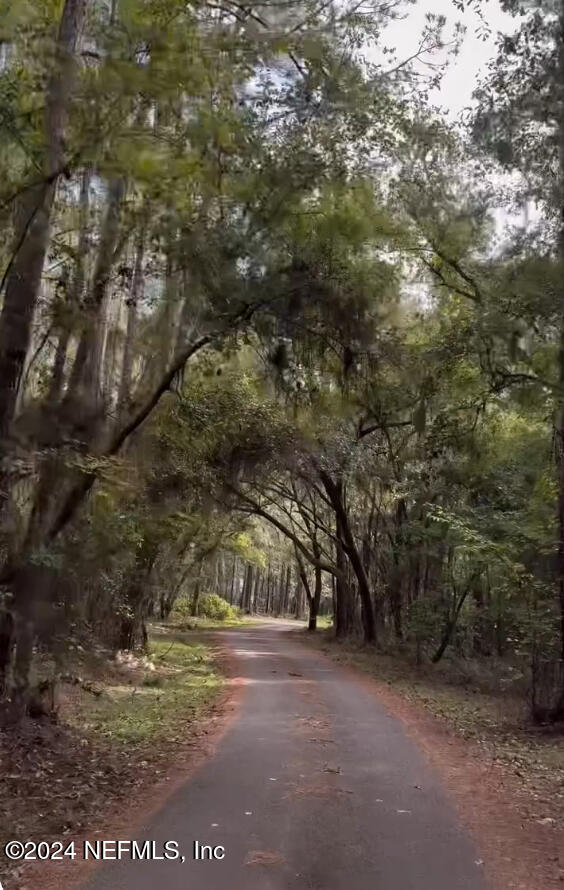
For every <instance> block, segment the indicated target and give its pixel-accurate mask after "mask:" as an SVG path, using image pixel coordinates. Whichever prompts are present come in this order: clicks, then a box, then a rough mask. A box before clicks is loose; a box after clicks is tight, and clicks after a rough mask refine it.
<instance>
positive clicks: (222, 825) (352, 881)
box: [87, 622, 493, 890]
mask: <svg viewBox="0 0 564 890" xmlns="http://www.w3.org/2000/svg"><path fill="white" fill-rule="evenodd" d="M294 626H295V625H294ZM288 629H289V625H288V624H283V623H280V624H279V623H275V622H270V623H265V624H263V625H262V626H259V627H250V628H245V629H242V630H240V631H230V632H229V633H228V634H226V640H227V641H228V643H229V645H231V646H232V647H233V649H234V652H235V654H236V657H237V659H238V662H239V665H240V668H239V670H240V673H241V674H242V676H243V677H244V678H245V681H246V688H245V692H244V696H243V700H242V703H241V707H240V711H239V714H238V717H237V719H236V720H235V722H234V723H233V724H232V726H231V728H230V729H229V730H228V732H227V734H226V735H225V736H224V737H223V739H222V740H221V742H220V744H219V746H218V749H217V751H216V754H215V756H214V757H213V758H212V759H210V760H208V761H207V763H205V764H204V766H203V767H201V768H200V769H199V770H198V771H197V772H196V773H195V775H194V776H193V778H192V779H191V780H190V781H189V782H188V783H187V784H186V785H184V786H183V787H182V788H181V789H180V790H179V791H177V792H176V793H175V794H174V795H173V796H172V798H170V799H169V801H168V802H167V803H166V805H165V806H164V807H163V809H162V810H161V811H160V812H159V813H158V814H157V815H156V816H155V817H153V819H152V821H151V824H148V825H147V826H146V827H145V830H144V831H143V833H142V836H141V838H139V839H138V840H143V839H149V840H153V841H156V842H157V850H158V848H160V846H161V845H162V844H163V843H164V842H165V841H177V842H178V844H179V847H180V849H181V851H182V854H183V855H184V856H185V857H186V861H185V862H184V863H181V862H179V861H176V862H174V861H173V862H160V861H158V862H146V861H137V862H132V861H120V862H112V863H107V864H104V865H102V866H101V868H100V869H99V870H98V871H97V873H96V874H95V876H94V878H93V880H91V881H90V882H89V883H88V884H87V887H88V890H259V888H260V890H282V888H284V890H293V888H300V890H488V887H487V885H486V882H485V879H484V877H483V871H482V867H481V865H480V863H479V858H478V854H477V853H476V851H475V850H474V849H473V845H472V842H471V840H470V839H469V838H468V837H467V836H466V835H465V833H464V831H463V830H462V828H461V827H460V825H459V823H458V821H457V817H456V813H455V812H454V810H453V808H452V805H451V803H450V801H449V800H447V798H446V796H445V793H444V791H443V789H442V788H441V786H440V782H439V780H438V779H437V777H436V776H435V774H434V773H433V771H432V769H431V768H430V767H429V765H428V764H427V763H426V761H425V759H424V757H423V755H422V754H421V753H420V752H419V751H418V749H417V748H416V747H415V745H414V744H413V743H412V742H411V741H410V740H409V739H408V738H407V737H406V735H405V733H404V731H403V729H402V726H401V724H400V723H399V721H397V720H396V719H394V718H392V717H390V716H389V715H388V714H387V713H386V711H385V710H384V708H383V707H381V706H380V705H379V704H378V700H377V698H376V696H374V695H373V694H372V693H371V692H370V691H369V690H368V689H366V687H365V685H364V684H363V683H362V682H360V681H359V680H357V679H355V677H354V675H353V674H352V673H349V672H348V671H346V670H344V669H342V668H340V667H339V666H338V665H336V664H334V663H332V662H331V661H330V660H329V659H327V658H325V657H324V656H323V655H321V654H318V653H317V652H315V651H311V650H310V649H308V648H307V646H304V645H303V644H301V643H299V642H298V641H296V640H294V639H293V638H292V636H290V635H289V634H288ZM194 841H198V842H199V843H200V844H206V845H208V846H213V847H218V846H221V847H224V849H225V857H224V859H223V860H214V861H194V860H193V858H192V857H193V844H194ZM217 852H218V854H219V855H221V850H218V851H217ZM208 855H209V854H208ZM489 890H493V888H491V887H490V888H489Z"/></svg>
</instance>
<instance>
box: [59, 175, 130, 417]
mask: <svg viewBox="0 0 564 890" xmlns="http://www.w3.org/2000/svg"><path fill="white" fill-rule="evenodd" d="M124 197H125V180H124V179H123V177H121V176H119V177H116V179H114V180H113V181H112V182H111V183H110V185H109V188H108V203H107V207H106V216H105V219H104V225H103V227H102V235H101V238H100V246H99V249H98V256H97V259H96V266H95V269H94V276H93V280H92V289H91V293H90V296H89V298H88V299H87V300H86V304H85V313H86V326H85V328H84V330H83V332H82V336H81V338H80V343H79V345H78V350H77V353H76V358H75V361H74V365H73V369H72V374H71V380H70V383H69V398H70V399H72V400H73V403H74V402H77V403H80V402H82V401H83V400H86V405H87V408H88V409H89V408H91V407H92V406H95V405H97V404H98V403H99V402H100V401H101V397H102V392H101V389H100V387H101V383H102V379H101V371H102V364H103V351H104V342H105V341H104V330H105V314H106V311H107V298H108V287H109V284H110V276H111V272H112V268H113V264H114V262H115V260H116V258H117V257H116V254H117V248H118V241H119V234H120V222H121V213H122V205H123V200H124Z"/></svg>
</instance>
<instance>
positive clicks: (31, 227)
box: [0, 0, 87, 440]
mask: <svg viewBox="0 0 564 890" xmlns="http://www.w3.org/2000/svg"><path fill="white" fill-rule="evenodd" d="M86 7H87V0H66V2H65V4H64V7H63V12H62V15H61V21H60V26H59V33H58V37H57V45H56V52H55V65H54V69H53V73H52V75H51V77H50V79H49V83H48V86H47V95H46V102H45V117H44V131H45V143H46V147H47V150H46V158H45V164H44V176H45V179H44V181H43V182H42V183H41V184H39V185H36V186H34V187H33V188H30V189H28V190H27V191H26V192H25V193H24V195H23V196H22V197H21V199H20V200H18V202H17V208H16V218H15V238H14V244H13V247H12V257H13V259H12V264H11V268H10V271H9V274H8V276H7V281H6V293H5V296H4V302H3V306H2V313H1V314H0V438H1V439H2V440H5V439H6V437H7V436H8V435H9V432H10V425H11V422H12V419H13V417H14V412H15V407H16V402H17V396H18V389H19V386H20V381H21V378H22V373H23V368H24V365H25V360H26V355H27V350H28V348H29V344H30V341H31V330H32V323H33V316H34V313H35V307H36V304H37V298H38V295H39V288H40V284H41V276H42V273H43V265H44V262H45V256H46V254H47V248H48V245H49V233H50V222H51V212H52V208H53V203H54V200H55V193H56V190H57V183H58V180H59V177H60V176H61V175H62V174H63V172H64V170H65V163H66V159H65V152H64V136H65V129H66V123H67V115H68V109H69V103H70V97H71V92H72V89H73V85H74V80H75V76H74V75H75V51H76V46H77V42H78V38H79V35H80V33H81V29H82V24H83V21H84V16H85V11H86Z"/></svg>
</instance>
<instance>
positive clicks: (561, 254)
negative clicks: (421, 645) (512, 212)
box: [551, 0, 564, 720]
mask: <svg viewBox="0 0 564 890" xmlns="http://www.w3.org/2000/svg"><path fill="white" fill-rule="evenodd" d="M558 38H559V41H558V88H559V91H560V95H559V103H558V109H559V121H558V143H559V201H560V229H559V233H558V258H559V261H560V277H561V280H562V276H563V275H564V0H561V2H560V10H559V35H558ZM561 313H562V314H561V318H560V347H559V353H558V382H559V385H560V391H561V392H562V390H563V389H564V308H563V309H562V310H561ZM556 433H557V435H556V442H557V458H558V475H559V493H558V550H557V556H556V571H557V578H558V598H559V606H560V660H561V663H562V668H563V669H562V676H563V680H564V397H563V396H562V395H560V397H559V405H558V416H557V421H556ZM551 716H552V717H553V718H554V719H555V720H557V719H560V718H561V717H564V684H563V686H562V689H561V692H560V696H559V700H558V701H557V702H556V704H555V707H554V709H553V712H552V715H551Z"/></svg>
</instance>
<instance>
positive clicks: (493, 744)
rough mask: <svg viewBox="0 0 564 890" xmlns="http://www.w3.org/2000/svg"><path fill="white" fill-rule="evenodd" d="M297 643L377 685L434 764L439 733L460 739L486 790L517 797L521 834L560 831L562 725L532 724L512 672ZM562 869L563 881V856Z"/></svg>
mask: <svg viewBox="0 0 564 890" xmlns="http://www.w3.org/2000/svg"><path fill="white" fill-rule="evenodd" d="M299 636H300V637H301V638H302V639H303V638H304V637H305V638H306V639H307V640H308V641H309V642H310V643H311V644H312V645H314V646H315V647H316V648H318V649H321V650H322V651H323V652H324V653H325V654H327V655H329V656H331V658H333V659H334V660H335V661H337V662H338V663H339V664H341V665H343V666H345V667H349V668H352V669H354V670H355V671H362V672H363V673H366V674H368V675H369V676H370V677H371V678H372V679H373V680H375V681H376V682H377V685H378V694H379V695H380V697H381V698H382V700H383V702H384V703H385V704H386V706H387V707H388V709H389V710H390V711H391V712H392V713H393V714H394V715H395V716H398V717H400V719H402V720H403V721H404V723H406V724H408V728H409V725H411V728H412V730H413V733H414V735H416V736H417V739H418V741H419V743H420V744H422V745H423V747H426V748H427V749H428V753H429V754H430V756H431V759H432V760H433V759H436V757H434V752H433V750H432V745H433V739H434V731H435V730H436V729H438V730H439V732H441V731H442V732H443V734H444V731H445V730H446V731H447V733H448V734H449V735H450V736H451V737H452V739H453V742H454V741H455V740H456V739H458V740H463V741H464V742H465V744H464V745H462V746H459V749H460V751H464V752H465V753H466V755H467V760H468V762H469V763H470V762H471V761H476V760H478V761H479V762H480V763H481V765H482V766H483V765H484V764H488V765H489V767H490V768H491V769H490V773H489V781H490V784H491V786H492V787H493V785H494V783H496V782H497V786H496V787H497V789H498V791H499V790H500V789H502V788H503V792H504V793H506V794H508V795H514V802H515V805H516V806H517V807H518V809H519V814H520V816H521V818H522V824H523V828H525V827H526V826H527V825H533V826H535V827H539V826H540V827H541V828H543V829H546V830H550V829H562V828H564V726H562V725H560V726H557V727H535V726H533V725H532V724H531V722H530V721H529V720H528V716H527V703H526V701H525V700H524V698H523V695H522V693H521V694H519V693H518V691H517V689H516V687H517V688H518V687H519V681H518V679H516V677H515V674H516V671H515V668H511V667H509V668H508V667H507V666H502V665H500V664H498V665H495V666H494V667H493V670H492V666H491V665H486V664H484V663H483V662H482V663H481V662H480V661H478V660H475V661H474V660H464V661H463V660H449V659H445V661H444V663H441V664H439V665H437V666H435V665H431V664H429V663H426V664H423V665H420V666H417V665H415V664H414V662H413V660H411V661H409V660H408V659H407V658H401V657H396V656H391V655H386V654H381V653H377V652H374V650H373V649H369V648H367V647H365V646H363V645H361V644H358V643H354V642H350V641H347V642H344V643H341V642H337V641H336V640H335V639H334V638H332V636H331V634H330V631H323V632H321V633H318V634H316V635H310V634H304V633H300V634H299ZM429 716H430V717H431V718H432V721H431V720H429ZM462 768H463V767H462ZM561 867H562V878H561V879H562V881H564V853H563V856H562V863H561Z"/></svg>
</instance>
